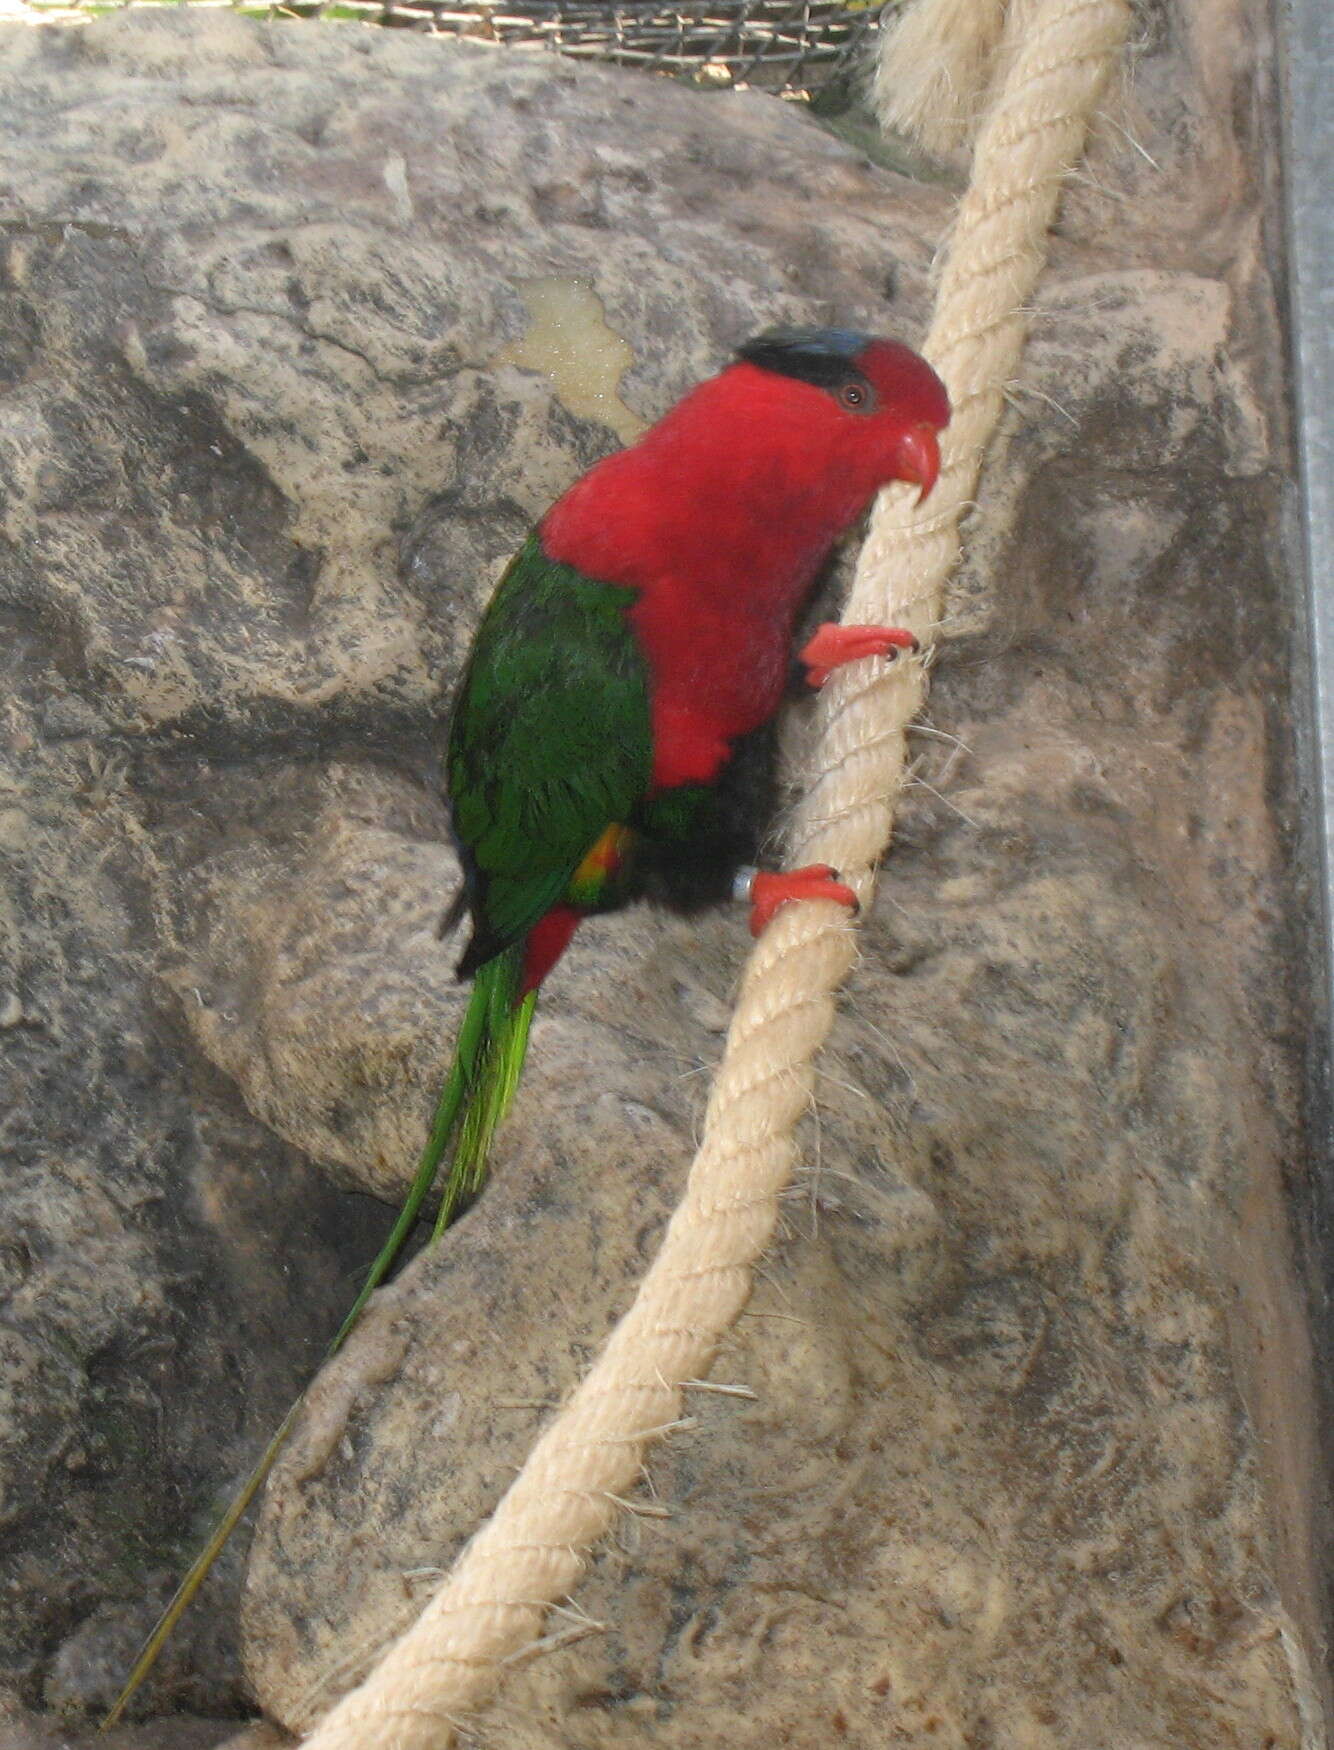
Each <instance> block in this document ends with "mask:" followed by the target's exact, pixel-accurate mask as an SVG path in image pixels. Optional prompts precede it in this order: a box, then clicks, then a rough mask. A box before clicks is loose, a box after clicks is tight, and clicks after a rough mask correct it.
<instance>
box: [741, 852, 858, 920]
mask: <svg viewBox="0 0 1334 1750" xmlns="http://www.w3.org/2000/svg"><path fill="white" fill-rule="evenodd" d="M790 899H832V900H835V901H836V902H837V903H838V904H839V905H846V906H847V908H848V909H849V911H851V912H854V913H855V912H858V911H860V910H861V905H860V903H859V901H858V899H857V895H856V894H855V893H854V892H853V891H852V889H851V888H850V887H848V886H847V885H846V884H845V883H844V882H842V881H840V880H839V879H838V870H837V869H832V868H831V867H830V866H829V864H828V863H811V864H810V865H809V866H808V867H807V868H805V869H792V870H789V871H788V873H787V874H785V875H775V874H771V873H770V872H769V871H767V870H764V869H760V870H758V871H757V872H756V874H755V876H754V878H753V879H752V881H751V883H750V933H751V935H752V936H758V935H760V934H761V933H762V931H763V930H764V929H765V928H766V927H767V926H768V924H769V923H770V922H771V921H772V919H773V915H774V913H775V912H776V911H777V910H778V908H779V906H782V905H786V904H787V902H788V901H789V900H790Z"/></svg>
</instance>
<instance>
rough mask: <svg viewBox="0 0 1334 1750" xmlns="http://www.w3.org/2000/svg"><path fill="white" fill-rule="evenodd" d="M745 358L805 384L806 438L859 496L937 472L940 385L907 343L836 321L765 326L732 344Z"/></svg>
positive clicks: (946, 413)
mask: <svg viewBox="0 0 1334 1750" xmlns="http://www.w3.org/2000/svg"><path fill="white" fill-rule="evenodd" d="M737 356H738V358H739V359H741V360H742V361H743V363H744V364H749V365H752V366H755V367H757V368H758V369H759V370H761V371H765V372H767V373H769V374H770V375H772V376H776V377H781V378H787V379H789V380H795V381H796V382H798V383H802V384H808V385H809V386H810V387H811V389H813V390H816V391H818V392H819V393H820V394H821V395H822V397H823V398H824V399H823V404H821V403H820V402H817V401H815V400H814V399H808V402H807V408H806V411H807V415H808V418H809V419H810V421H811V422H812V423H811V427H810V428H809V429H810V437H811V439H812V441H815V439H816V433H817V431H818V432H819V433H820V436H821V438H822V439H823V441H824V442H825V443H826V444H827V445H828V446H829V459H830V462H831V463H832V464H834V465H835V466H836V467H839V468H841V469H845V470H846V478H847V480H848V482H849V484H850V485H851V484H852V483H853V482H855V483H856V487H857V489H858V491H859V492H860V493H861V495H862V496H863V497H864V498H868V499H869V498H870V497H871V496H872V494H874V493H875V492H876V491H878V490H879V488H880V487H882V486H887V485H888V484H889V483H890V482H891V481H893V480H902V481H906V482H908V483H909V484H911V485H914V486H917V487H919V488H920V498H925V497H926V495H927V493H928V492H930V490H931V488H932V487H933V486H934V485H935V483H936V477H937V475H938V474H939V473H940V445H939V440H938V437H937V433H938V432H939V431H940V430H941V428H942V427H943V426H945V425H947V424H948V423H949V417H950V404H949V397H948V396H947V395H946V393H945V385H944V384H943V383H942V382H941V380H940V378H939V377H938V376H937V375H936V373H935V372H934V371H933V370H932V369H931V366H930V365H929V364H927V362H926V360H925V359H924V358H922V357H921V356H920V354H918V353H915V352H914V351H913V350H912V348H911V347H907V346H904V345H902V344H901V343H900V342H899V341H896V340H881V339H877V338H875V337H873V336H870V335H866V334H857V333H854V332H852V331H850V330H848V329H842V328H770V329H767V330H766V331H765V332H764V333H763V334H758V335H756V336H755V338H754V339H753V340H748V341H747V342H746V343H745V345H744V346H741V347H739V348H738V349H737Z"/></svg>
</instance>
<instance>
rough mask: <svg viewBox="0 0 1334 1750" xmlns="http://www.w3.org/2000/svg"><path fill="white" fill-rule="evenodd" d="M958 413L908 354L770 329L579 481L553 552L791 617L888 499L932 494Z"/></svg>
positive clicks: (554, 533) (555, 517)
mask: <svg viewBox="0 0 1334 1750" xmlns="http://www.w3.org/2000/svg"><path fill="white" fill-rule="evenodd" d="M949 416H950V408H949V400H948V397H947V396H946V394H945V389H944V386H943V384H942V383H941V381H940V378H939V377H937V375H936V373H935V372H934V371H933V370H932V369H931V367H930V365H928V364H927V363H926V361H925V360H924V359H922V358H919V357H918V355H917V354H916V353H915V352H913V351H912V350H911V349H910V348H909V347H906V346H901V345H900V344H899V343H898V342H897V341H893V340H878V339H875V338H873V337H871V336H869V335H865V334H853V333H850V332H848V331H846V330H844V329H839V328H771V329H768V330H766V332H765V333H763V334H759V335H756V337H755V338H754V339H753V340H748V341H747V342H746V343H745V345H744V346H742V347H739V348H738V349H737V359H736V362H735V363H733V364H731V365H728V366H727V368H726V369H725V370H722V371H720V372H719V373H718V375H717V376H716V377H710V378H709V379H708V380H707V381H706V382H703V383H701V384H700V385H699V386H698V388H695V389H692V390H691V392H690V394H689V395H687V396H686V397H685V399H684V400H683V401H680V402H678V403H677V405H676V406H675V407H674V408H672V410H671V412H670V413H668V414H666V415H665V416H664V418H662V419H661V420H659V421H658V423H657V425H655V426H654V427H653V428H652V429H651V430H650V431H648V432H646V433H645V434H644V436H643V437H642V438H640V440H639V441H638V443H636V444H632V445H631V447H630V448H629V449H628V450H622V451H620V452H619V453H618V454H616V455H613V456H608V457H607V458H606V459H605V460H604V461H602V462H599V463H598V464H597V465H596V466H595V467H594V468H592V469H590V471H589V472H588V473H587V474H586V475H584V477H583V479H582V480H578V481H576V482H575V484H574V486H572V487H571V488H570V490H569V491H568V492H567V493H566V494H565V496H564V497H563V498H561V499H560V500H558V501H557V503H556V504H555V505H553V506H552V508H551V510H550V511H548V513H547V515H546V517H545V518H544V519H543V521H542V524H541V534H542V543H543V546H544V548H545V550H546V552H547V553H548V554H549V555H550V556H551V557H552V558H553V559H560V560H563V561H564V562H565V563H566V564H569V565H573V566H574V567H575V568H576V569H578V570H582V571H584V572H585V573H586V574H587V575H588V576H590V577H598V578H601V579H603V580H604V581H605V582H608V583H624V584H628V585H630V586H631V587H633V588H639V589H642V588H645V587H647V586H648V585H649V584H651V583H652V582H653V580H654V579H656V578H660V577H664V576H671V577H674V578H678V579H679V578H688V579H691V580H693V581H692V586H698V587H699V588H700V589H702V590H704V591H705V592H706V593H708V592H712V594H713V595H715V596H741V595H746V596H747V597H749V598H754V599H757V600H758V599H759V597H761V596H763V597H764V599H765V600H766V601H768V602H769V603H770V605H772V603H773V602H774V601H780V600H781V601H782V602H785V603H788V604H791V603H793V602H795V601H797V600H799V599H800V597H801V594H802V592H803V591H804V590H805V589H806V588H807V587H808V585H809V584H810V582H811V580H812V578H813V577H814V576H815V575H816V573H817V571H818V570H819V567H820V566H821V565H822V564H823V563H824V560H825V558H826V557H827V556H828V553H829V550H830V548H831V547H832V546H833V544H834V542H835V541H836V540H838V538H839V537H840V536H841V535H842V534H844V533H845V532H846V531H847V530H848V529H849V528H851V527H852V525H853V524H854V523H855V522H856V520H857V518H858V517H859V516H861V514H862V513H863V511H865V509H866V508H867V506H868V505H869V504H870V502H871V500H872V499H873V498H874V497H875V495H876V493H877V492H878V491H879V489H880V488H881V487H882V486H887V485H888V484H889V483H890V482H891V481H893V480H905V481H909V482H911V483H912V484H913V485H915V486H917V487H919V488H920V489H921V492H922V495H923V496H925V495H926V494H927V493H928V492H929V491H930V490H931V488H932V486H933V485H934V484H935V480H936V475H937V474H938V473H939V471H940V450H939V447H938V443H937V436H936V434H937V433H938V432H939V430H940V428H941V427H942V426H943V425H944V424H945V423H946V422H947V421H948V419H949ZM766 611H767V610H766ZM784 611H786V610H784Z"/></svg>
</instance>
